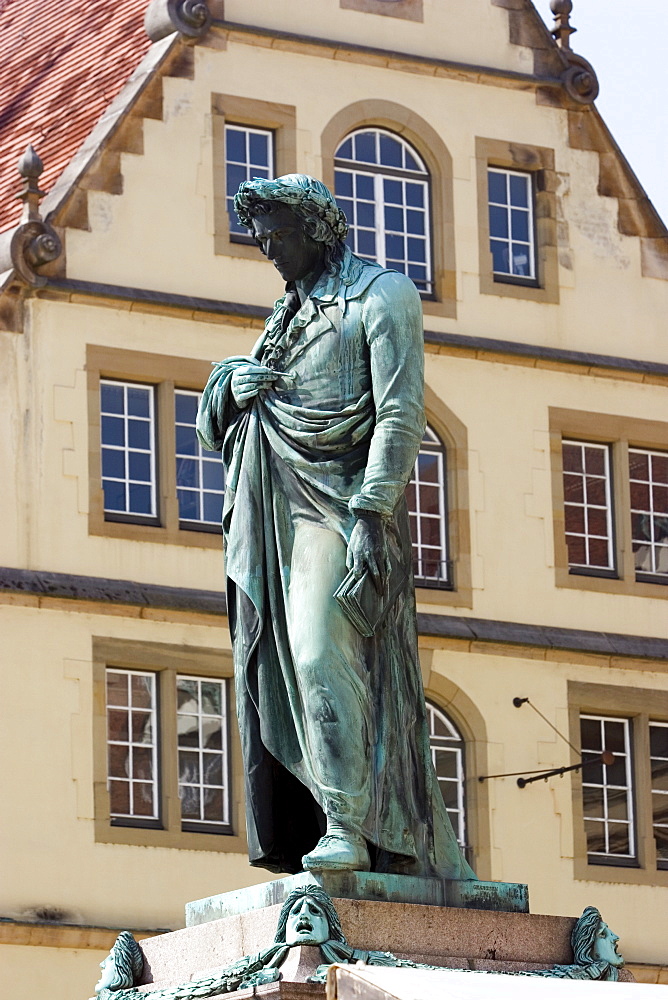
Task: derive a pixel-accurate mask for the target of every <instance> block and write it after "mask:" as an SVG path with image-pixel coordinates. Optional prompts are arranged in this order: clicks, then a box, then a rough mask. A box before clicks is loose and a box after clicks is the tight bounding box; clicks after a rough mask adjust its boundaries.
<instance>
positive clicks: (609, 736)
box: [603, 721, 626, 753]
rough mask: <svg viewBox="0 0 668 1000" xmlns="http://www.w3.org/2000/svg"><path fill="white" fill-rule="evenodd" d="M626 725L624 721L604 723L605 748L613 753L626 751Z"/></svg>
mask: <svg viewBox="0 0 668 1000" xmlns="http://www.w3.org/2000/svg"><path fill="white" fill-rule="evenodd" d="M625 729H626V726H625V725H624V723H623V722H608V721H606V722H605V725H604V729H603V732H604V743H605V746H604V749H605V750H610V751H612V753H624V752H625V750H626V745H625V743H624V731H625Z"/></svg>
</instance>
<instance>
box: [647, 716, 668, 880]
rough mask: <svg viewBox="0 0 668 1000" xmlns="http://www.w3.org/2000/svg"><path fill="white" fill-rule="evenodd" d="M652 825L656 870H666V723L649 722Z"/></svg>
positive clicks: (667, 788)
mask: <svg viewBox="0 0 668 1000" xmlns="http://www.w3.org/2000/svg"><path fill="white" fill-rule="evenodd" d="M649 752H650V766H651V772H652V823H653V831H654V842H655V844H656V863H657V867H658V868H668V722H650V724H649Z"/></svg>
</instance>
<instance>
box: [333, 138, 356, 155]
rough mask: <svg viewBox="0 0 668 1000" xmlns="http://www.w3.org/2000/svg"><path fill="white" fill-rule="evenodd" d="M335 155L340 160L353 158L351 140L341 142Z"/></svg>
mask: <svg viewBox="0 0 668 1000" xmlns="http://www.w3.org/2000/svg"><path fill="white" fill-rule="evenodd" d="M336 155H337V156H340V157H341V159H342V160H351V159H352V156H353V140H352V139H346V141H345V142H342V143H341V145H340V146H339V148H338V149H337V151H336Z"/></svg>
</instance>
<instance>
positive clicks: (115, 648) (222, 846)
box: [92, 636, 247, 854]
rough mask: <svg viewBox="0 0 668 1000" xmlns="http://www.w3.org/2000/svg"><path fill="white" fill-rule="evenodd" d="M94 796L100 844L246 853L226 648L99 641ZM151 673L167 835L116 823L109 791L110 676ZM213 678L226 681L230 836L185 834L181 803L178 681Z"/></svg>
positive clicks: (100, 638) (230, 668)
mask: <svg viewBox="0 0 668 1000" xmlns="http://www.w3.org/2000/svg"><path fill="white" fill-rule="evenodd" d="M92 660H93V662H92V678H93V718H92V726H93V794H94V804H95V840H96V842H97V843H104V844H127V845H135V846H144V847H174V848H181V849H183V850H200V851H216V852H225V853H234V854H246V853H247V843H246V833H245V820H244V799H243V765H242V760H241V745H240V741H239V733H238V730H237V727H236V725H235V721H234V720H235V717H236V713H235V701H234V684H233V680H232V679H233V676H234V667H233V664H232V654H231V653H230V652H226V651H224V650H221V649H211V648H206V647H196V646H191V645H189V646H176V645H169V644H166V643H157V642H142V641H135V640H127V639H117V638H110V637H105V636H94V637H93V656H92ZM107 667H118V668H120V669H128V670H144V671H151V672H152V673H155V674H156V675H157V677H156V681H157V689H158V757H159V776H160V793H159V794H160V816H161V825H160V828H156V827H155V825H151V826H143V825H141V824H139V823H132V824H131V825H130V824H128V825H120V824H112V822H111V819H110V815H109V793H108V791H107V713H106V688H105V679H106V669H107ZM177 674H180V675H183V674H187V675H189V676H193V677H203V678H206V677H211V678H212V679H216V680H226V681H227V695H228V727H229V728H228V746H229V755H230V760H229V767H228V773H229V775H230V826H231V831H232V832H231V833H230V832H223V831H221V832H220V833H210V832H207V831H201V832H199V831H197V832H195V831H187V830H183V829H182V828H181V823H182V820H181V806H180V800H179V796H178V783H179V782H178V754H177V736H176V707H177V700H176V677H177Z"/></svg>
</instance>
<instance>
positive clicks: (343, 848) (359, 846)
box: [302, 833, 371, 872]
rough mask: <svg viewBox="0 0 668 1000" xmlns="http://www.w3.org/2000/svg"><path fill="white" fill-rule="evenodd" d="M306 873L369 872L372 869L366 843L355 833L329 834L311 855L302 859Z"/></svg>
mask: <svg viewBox="0 0 668 1000" xmlns="http://www.w3.org/2000/svg"><path fill="white" fill-rule="evenodd" d="M302 865H303V866H304V870H305V871H314V872H315V871H320V870H327V869H329V870H330V871H351V872H368V871H369V868H370V867H371V864H370V861H369V852H368V850H367V846H366V841H365V840H364V838H363V837H358V836H357V834H354V833H346V834H338V833H337V834H334V833H327V834H325V836H324V837H321V838H320V840H319V841H318V843H317V844H316V846H315V848H314V849H313V850H312V851H311V853H310V854H305V855H304V857H303V858H302Z"/></svg>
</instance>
